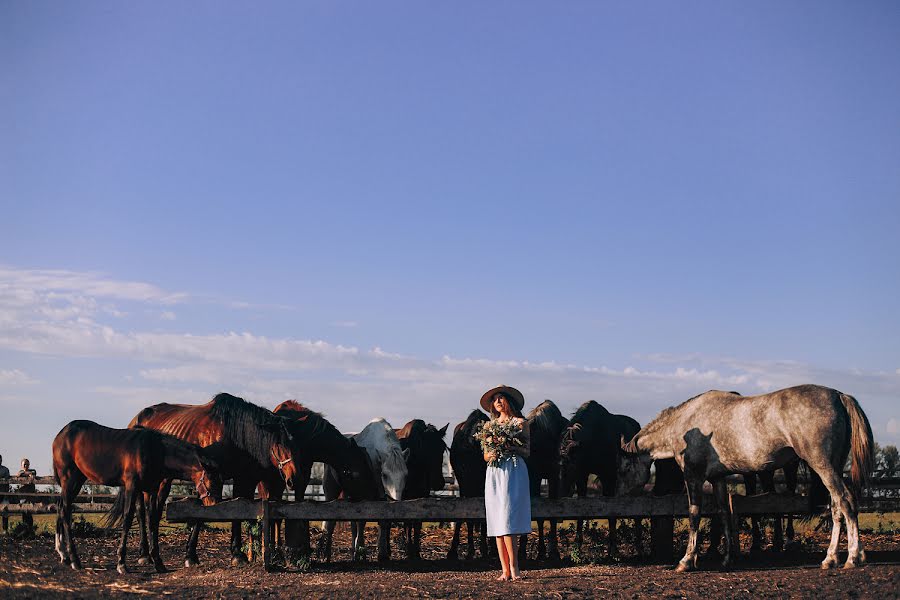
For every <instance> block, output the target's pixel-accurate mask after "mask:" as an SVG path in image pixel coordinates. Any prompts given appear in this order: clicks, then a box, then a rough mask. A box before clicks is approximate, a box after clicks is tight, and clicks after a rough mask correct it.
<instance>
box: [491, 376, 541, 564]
mask: <svg viewBox="0 0 900 600" xmlns="http://www.w3.org/2000/svg"><path fill="white" fill-rule="evenodd" d="M524 406H525V397H524V396H523V395H522V392H520V391H519V390H517V389H516V388H513V387H509V386H506V385H501V386H499V387H495V388H493V389H491V390H488V391H487V392H486V393H485V394H484V395H483V396H482V397H481V408H483V409H484V410H485V411H487V412H489V413H490V414H491V418H492V419H494V420H497V421H499V422H500V423H506V422H508V421H512V422H513V424H515V425H518V426H519V427H520V428H521V431H522V433H521V434H520V435H519V441H520V442H521V444H512V445H510V446H509V447H507V448H505V450H504V452H503V455H502V456H501V457H498V456H496V455H495V454H494V453H493V452H491V451H485V453H484V460H485V461H486V462H487V463H488V468H487V477H486V479H485V482H484V504H485V514H486V516H487V534H488V535H489V536H491V537H496V538H497V552H498V553H499V554H500V565H501V566H502V568H503V572H502V573H501V575H500V576H499V577H498V578H497V580H498V581H508V580H510V579H521V578H522V577H523V575H522V573H521V571H519V559H518V555H517V553H516V549H517V547H518V546H517V543H516V542H517V536H519V535H527V534H528V533H530V532H531V495H530V492H529V485H528V467H527V466H526V465H525V461H524V460H516V457H515V456H513V455H517V456H519V457H522V458H523V459H524V458H525V457H527V456H528V454H529V452H530V439H529V432H528V423H527V421H526V420H525V418H524V417H523V416H522V407H524ZM498 458H499V462H497V459H498ZM492 463H494V464H496V465H497V466H492Z"/></svg>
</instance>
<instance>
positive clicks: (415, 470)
mask: <svg viewBox="0 0 900 600" xmlns="http://www.w3.org/2000/svg"><path fill="white" fill-rule="evenodd" d="M448 427H450V423H447V424H446V425H444V426H443V427H442V428H440V429H438V428H437V427H435V426H434V425H432V424H430V423H429V424H426V423H425V421H423V420H422V419H413V420H412V421H410V422H409V423H407V424H406V425H404V426H403V428H402V429H399V430H397V437H398V438H399V439H400V446H402V447H403V450H404V451H405V450H409V457H408V458H407V461H406V464H407V466H408V467H409V474H408V475H407V477H406V488H404V490H403V498H404V499H406V500H412V499H415V498H427V497H428V496H430V495H431V492H432V491H440V490H442V489H444V485H445V482H444V452H446V451H447V444H445V443H444V436H445V435H447V428H448ZM403 527H404V529H405V534H406V536H405V539H406V556H407V558H411V559H413V560H418V559H419V558H421V552H420V547H419V543H420V539H421V536H422V522H421V521H412V522H409V521H407V522H405V523H404V524H403Z"/></svg>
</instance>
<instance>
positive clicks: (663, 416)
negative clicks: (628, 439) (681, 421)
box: [642, 390, 741, 433]
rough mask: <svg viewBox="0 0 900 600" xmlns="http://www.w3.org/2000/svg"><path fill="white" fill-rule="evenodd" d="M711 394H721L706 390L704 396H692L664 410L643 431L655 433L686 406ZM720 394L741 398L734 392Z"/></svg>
mask: <svg viewBox="0 0 900 600" xmlns="http://www.w3.org/2000/svg"><path fill="white" fill-rule="evenodd" d="M710 392H720V391H719V390H706V391H705V392H703V393H702V394H697V395H696V396H692V397H690V398H688V399H687V400H685V401H684V402H682V403H681V404H679V405H677V406H670V407H668V408H664V409H662V410H661V411H660V412H659V414H658V415H656V418H655V419H653V420H652V421H650V422H649V423H647V424H646V425H645V426H644V428H643V430H642V431H644V433H650V432H652V431H655V430H656V429H658V428H660V427H662V426H663V425H664V424H665V423H667V422H668V420H669V418H670V417H673V416H675V415H676V414H677V413H679V412H681V410H682V409H683V408H684V407H685V406H687V405H688V403H690V402H691V401H693V400H696V399H697V398H699V397H700V396H703V395H704V394H708V393H710ZM720 393H723V394H733V395H735V396H741V394H740V393H738V392H734V391H732V392H720Z"/></svg>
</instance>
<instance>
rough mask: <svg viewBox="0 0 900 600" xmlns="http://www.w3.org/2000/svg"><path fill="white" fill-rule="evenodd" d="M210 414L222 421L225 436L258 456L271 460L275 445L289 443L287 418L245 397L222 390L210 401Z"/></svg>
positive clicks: (257, 457) (252, 454)
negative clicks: (286, 425)
mask: <svg viewBox="0 0 900 600" xmlns="http://www.w3.org/2000/svg"><path fill="white" fill-rule="evenodd" d="M209 406H210V411H209V412H210V415H211V416H212V417H213V418H215V419H216V420H217V421H219V422H221V423H222V427H223V429H224V432H225V437H226V438H227V439H229V440H230V441H231V442H232V443H234V444H235V445H236V446H238V447H239V448H241V449H242V450H244V451H245V452H247V453H248V454H249V455H250V456H252V457H253V458H255V459H256V460H257V461H258V462H259V463H260V465H262V466H267V465H268V464H269V452H270V451H271V448H272V445H274V444H282V445H286V439H285V438H286V437H287V436H286V433H287V431H286V429H285V428H284V425H285V419H283V418H282V417H279V416H278V415H275V414H274V413H272V412H271V411H269V410H268V409H266V408H263V407H261V406H257V405H256V404H253V403H251V402H247V401H246V400H244V399H243V398H238V397H237V396H232V395H231V394H224V393H223V394H218V395H216V397H215V398H213V399H212V401H210V403H209Z"/></svg>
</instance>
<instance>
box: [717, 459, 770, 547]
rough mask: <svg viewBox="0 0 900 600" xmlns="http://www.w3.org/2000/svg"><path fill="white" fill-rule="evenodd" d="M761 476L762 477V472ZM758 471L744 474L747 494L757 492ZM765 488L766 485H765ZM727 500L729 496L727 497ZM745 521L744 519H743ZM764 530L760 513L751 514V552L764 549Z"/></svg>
mask: <svg viewBox="0 0 900 600" xmlns="http://www.w3.org/2000/svg"><path fill="white" fill-rule="evenodd" d="M759 476H760V478H762V473H760V475H759ZM756 477H757V475H756V473H746V474H745V475H744V491H745V495H746V496H755V495H756V492H757V488H756ZM763 489H765V487H763ZM726 501H727V498H726ZM741 521H743V519H741ZM762 537H763V535H762V530H761V529H760V519H759V515H751V516H750V538H751V542H750V554H757V553H759V551H760V550H762Z"/></svg>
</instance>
